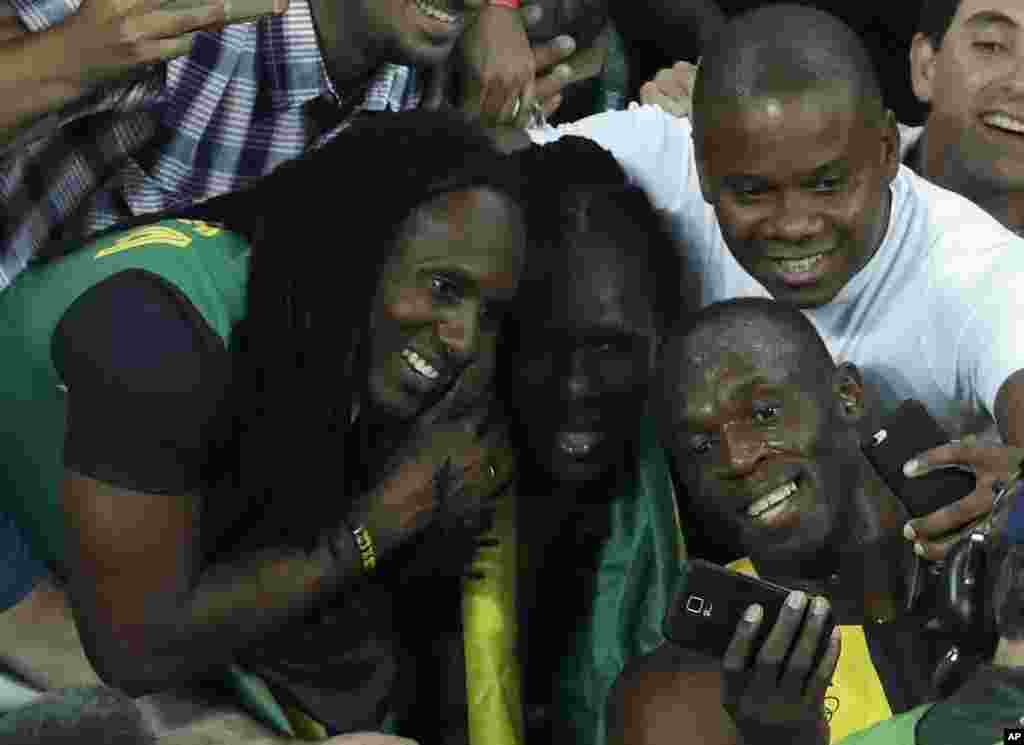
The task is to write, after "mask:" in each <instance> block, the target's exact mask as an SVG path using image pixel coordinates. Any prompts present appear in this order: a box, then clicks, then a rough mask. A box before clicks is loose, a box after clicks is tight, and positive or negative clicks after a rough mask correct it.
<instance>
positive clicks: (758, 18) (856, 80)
mask: <svg viewBox="0 0 1024 745" xmlns="http://www.w3.org/2000/svg"><path fill="white" fill-rule="evenodd" d="M836 84H841V85H842V86H844V87H845V88H846V89H847V90H848V91H849V93H850V95H851V101H852V103H853V105H855V106H856V107H857V110H858V111H861V112H862V113H863V114H864V115H865V117H867V118H869V119H871V118H874V119H877V120H879V121H880V120H881V117H882V115H883V114H884V113H885V111H886V109H885V104H884V101H883V98H882V89H881V86H880V84H879V81H878V74H877V71H876V70H875V66H874V63H873V62H872V60H871V56H870V55H869V54H868V51H867V49H866V47H865V46H864V43H863V41H862V40H861V39H860V37H859V36H857V34H856V33H855V32H854V31H853V30H852V29H851V28H850V27H849V26H847V25H846V24H844V23H843V22H842V21H841V20H839V19H838V18H836V17H835V16H833V15H830V14H828V13H825V12H824V11H821V10H817V9H815V8H809V7H805V6H802V5H793V4H778V5H767V6H764V7H760V8H756V9H754V10H751V11H748V12H746V13H743V14H741V15H738V16H736V17H735V18H732V19H730V20H729V22H728V23H727V24H726V25H725V27H724V28H723V29H722V30H721V31H720V32H719V33H718V34H717V35H716V36H715V38H714V40H713V42H712V43H711V44H710V45H709V48H708V49H706V50H705V51H704V56H703V59H702V61H701V67H700V72H699V74H698V75H697V79H696V82H695V85H694V92H693V121H694V128H695V129H699V128H700V126H701V124H702V121H703V119H704V117H705V116H713V114H712V111H713V110H714V109H715V108H717V107H719V106H720V105H721V104H726V105H728V106H732V105H735V104H736V103H743V102H745V101H747V100H749V99H755V98H759V97H762V96H765V95H776V94H802V93H805V92H808V91H814V90H827V89H829V88H830V87H833V86H835V85H836Z"/></svg>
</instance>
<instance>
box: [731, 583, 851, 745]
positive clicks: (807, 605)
mask: <svg viewBox="0 0 1024 745" xmlns="http://www.w3.org/2000/svg"><path fill="white" fill-rule="evenodd" d="M830 620H831V613H830V609H829V606H828V601H827V600H825V598H823V597H820V596H819V597H815V598H813V599H809V598H808V597H807V595H806V594H805V593H803V592H792V593H790V594H789V596H788V597H787V598H786V602H785V603H784V604H783V606H782V609H781V610H780V611H779V614H778V620H777V621H776V622H775V624H774V626H772V628H771V631H770V632H769V633H768V636H767V638H766V639H765V641H764V644H762V645H761V646H760V649H758V648H757V647H756V644H755V642H756V640H757V639H758V637H759V635H760V631H761V628H762V626H763V625H764V624H765V621H766V619H765V615H764V611H763V609H762V608H761V606H760V605H752V606H750V607H749V608H747V609H746V611H745V612H744V614H743V618H742V620H741V621H740V622H739V624H738V625H737V627H736V633H735V634H734V635H733V637H732V640H731V641H730V642H729V646H728V648H727V649H726V651H725V656H724V657H723V658H722V681H723V684H722V705H723V706H724V707H725V710H726V711H728V712H729V715H730V716H731V717H732V719H733V721H734V722H735V723H736V728H737V730H738V731H739V732H740V734H741V735H742V738H743V741H744V742H749V743H762V742H763V743H774V742H800V743H807V744H808V745H826V743H828V742H829V727H828V722H827V720H826V718H825V692H826V691H827V689H828V686H829V684H830V682H831V680H832V675H833V673H834V672H835V669H836V664H837V663H838V662H839V652H840V637H839V630H838V629H837V628H835V626H834V625H833V624H832V623H831V622H830ZM822 642H824V643H825V651H824V654H822V655H821V657H820V659H819V658H818V654H817V653H818V650H819V648H820V647H821V644H822Z"/></svg>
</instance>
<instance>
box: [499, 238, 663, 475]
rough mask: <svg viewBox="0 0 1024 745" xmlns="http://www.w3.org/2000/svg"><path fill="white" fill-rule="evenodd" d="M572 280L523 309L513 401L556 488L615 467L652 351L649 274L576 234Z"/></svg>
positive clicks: (617, 250) (643, 393) (610, 245)
mask: <svg viewBox="0 0 1024 745" xmlns="http://www.w3.org/2000/svg"><path fill="white" fill-rule="evenodd" d="M569 252H570V260H571V266H572V270H571V276H570V277H566V276H562V277H561V278H560V279H558V280H557V281H556V282H553V283H552V286H551V289H549V290H548V291H547V292H545V293H543V294H542V296H539V297H536V302H533V299H534V298H532V297H531V302H530V303H529V304H528V305H527V307H526V311H525V312H526V313H528V316H527V317H524V318H523V321H522V331H521V339H520V346H519V354H520V357H521V363H522V374H521V376H520V378H519V379H520V381H521V386H522V387H521V388H520V390H519V391H518V392H517V394H518V396H517V400H518V401H520V402H521V404H520V412H521V413H520V416H521V418H522V421H523V423H524V424H525V426H526V436H527V442H528V445H529V447H530V448H531V449H532V451H533V454H534V456H535V457H536V458H537V460H538V462H539V463H540V464H541V465H542V466H544V468H545V469H546V470H547V471H548V472H549V473H550V474H551V475H552V476H554V477H555V478H556V479H557V480H559V481H561V482H563V483H573V484H580V483H585V482H587V481H591V480H593V479H596V478H599V477H600V476H602V475H604V474H606V473H608V472H609V471H610V469H612V468H614V467H615V466H616V464H618V463H621V462H622V460H623V458H624V454H625V452H626V448H627V444H628V442H629V440H630V439H631V438H632V436H633V434H634V432H635V431H636V427H637V424H638V422H639V418H640V416H641V414H642V412H643V410H644V404H645V401H646V397H647V394H648V390H649V384H650V380H651V375H652V371H653V358H654V349H655V338H656V332H655V324H654V312H653V311H652V308H651V302H652V301H651V298H652V297H653V292H654V284H653V282H652V279H651V276H650V270H649V269H647V268H645V267H644V266H643V265H642V264H641V262H640V261H638V260H637V259H636V258H635V257H634V258H630V257H629V256H628V255H627V256H624V255H623V248H622V246H621V244H620V243H619V242H617V241H616V239H615V238H614V237H612V236H610V235H608V234H607V233H603V232H584V233H579V234H576V235H574V236H573V237H572V239H571V245H570V246H569Z"/></svg>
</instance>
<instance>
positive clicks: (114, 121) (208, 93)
mask: <svg viewBox="0 0 1024 745" xmlns="http://www.w3.org/2000/svg"><path fill="white" fill-rule="evenodd" d="M79 2H80V0H0V14H3V13H4V12H5V11H6V12H7V13H9V12H10V10H11V9H13V10H14V12H16V13H17V14H18V16H19V17H20V18H21V21H22V23H23V24H24V25H25V26H26V28H28V29H29V30H30V31H42V30H44V29H46V28H48V27H49V26H52V25H54V24H56V23H59V22H60V21H61V20H63V19H64V18H65V17H66V16H67V15H69V14H70V13H73V12H75V10H76V9H77V7H78V4H79ZM420 94H421V90H420V85H419V81H418V80H417V77H416V72H415V70H414V69H412V68H408V67H402V66H399V65H384V66H383V67H382V68H381V69H380V70H379V71H378V72H377V74H376V75H375V76H374V77H373V79H372V80H371V81H370V82H369V84H368V86H367V87H366V88H365V89H360V90H359V91H357V92H355V93H354V94H353V95H350V96H348V97H344V96H340V95H339V94H338V93H337V92H336V91H335V90H334V88H333V86H332V85H331V82H330V80H329V78H328V76H327V73H326V68H325V67H324V61H323V59H322V57H321V55H320V51H319V48H318V45H317V41H316V33H315V31H314V28H313V20H312V16H311V14H310V9H309V4H308V2H307V0H291V4H290V5H289V8H288V11H287V12H286V13H285V14H284V15H282V16H275V17H270V18H265V19H262V20H260V21H257V22H253V23H244V24H236V25H232V26H227V27H225V28H224V29H222V30H221V31H218V32H216V33H207V32H203V33H201V34H199V35H198V37H197V38H196V40H195V43H194V44H193V47H192V51H191V53H190V54H189V55H188V56H186V57H181V58H179V59H176V60H173V61H171V62H169V63H167V64H166V65H155V66H153V67H151V68H149V69H148V70H147V71H144V72H143V73H142V74H140V75H138V76H136V78H135V79H134V80H132V81H129V82H119V83H117V84H116V85H108V86H104V87H101V88H99V89H97V90H95V91H94V92H93V93H91V94H90V95H89V96H87V97H86V98H84V99H82V100H80V101H78V102H76V103H75V104H73V105H72V106H70V107H68V108H66V109H65V110H63V111H61V112H58V113H54V114H51V115H49V116H47V117H45V118H43V119H42V120H40V121H38V122H36V123H35V124H34V125H33V126H31V127H29V128H28V129H27V130H25V131H24V132H22V133H20V134H19V135H18V137H17V138H16V139H15V140H13V141H12V142H11V143H10V144H9V145H7V146H0V290H2V289H3V288H5V287H6V286H7V285H8V284H10V282H11V281H12V280H13V279H14V277H15V275H17V274H18V272H20V271H21V270H22V269H24V267H25V265H26V264H27V263H28V262H29V261H30V260H31V259H32V258H33V257H37V256H44V257H45V256H51V255H55V254H58V253H60V252H61V250H62V249H63V245H64V243H65V242H67V241H71V242H74V241H80V240H81V239H82V238H84V237H86V236H88V235H89V234H91V233H92V232H94V231H96V230H99V229H101V228H104V227H107V226H109V225H113V224H115V223H117V222H120V221H122V220H124V219H126V218H129V217H132V216H133V215H138V214H142V213H146V212H153V211H157V210H163V209H167V208H171V207H178V206H182V205H184V204H189V203H193V202H198V201H202V200H204V199H208V198H209V197H212V196H215V195H217V194H222V193H225V192H228V191H233V190H236V189H238V188H241V187H244V186H246V185H247V184H250V183H252V182H253V181H255V180H257V179H259V178H260V177H261V176H264V175H266V174H267V173H269V172H270V171H271V170H272V169H273V168H274V167H275V166H277V165H279V164H280V163H282V162H284V161H287V160H290V159H292V158H295V157H297V156H298V155H300V154H302V153H303V152H305V151H306V150H308V149H312V148H316V147H319V146H320V145H322V144H323V143H324V142H327V141H328V140H329V139H331V138H332V137H333V136H334V135H336V134H337V133H338V132H339V131H340V130H341V129H343V128H344V127H345V126H346V125H347V124H348V122H350V121H351V119H352V118H353V117H354V116H355V115H356V114H358V113H359V112H361V111H383V110H392V111H400V110H406V109H411V108H415V107H416V106H417V105H418V104H419V101H420ZM313 102H316V104H315V105H313V106H310V105H309V104H312V103H313ZM317 106H319V107H320V109H319V115H315V114H316V112H317V108H316V107H317ZM325 112H326V113H327V114H328V116H326V117H325V116H323V114H324V113H325ZM325 119H327V120H328V121H327V123H326V124H325V123H324V120H325Z"/></svg>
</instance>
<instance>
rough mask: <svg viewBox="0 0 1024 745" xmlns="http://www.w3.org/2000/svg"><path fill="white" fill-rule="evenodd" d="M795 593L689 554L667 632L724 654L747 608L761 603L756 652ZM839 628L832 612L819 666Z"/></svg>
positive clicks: (679, 641) (682, 642)
mask: <svg viewBox="0 0 1024 745" xmlns="http://www.w3.org/2000/svg"><path fill="white" fill-rule="evenodd" d="M790 592H792V590H789V589H787V588H785V587H782V586H781V585H776V584H774V583H772V582H766V581H764V580H762V579H756V578H754V577H748V576H747V575H745V574H739V573H738V572H734V571H732V570H731V569H726V568H725V567H722V566H719V565H718V564H712V563H711V562H709V561H703V560H701V559H687V561H686V563H685V565H684V568H683V576H682V577H681V578H680V580H679V586H678V588H677V590H676V595H675V598H674V600H673V601H672V604H671V605H669V608H668V612H667V613H666V614H665V622H664V624H663V626H662V633H664V634H665V638H666V639H668V640H669V641H670V642H672V643H673V644H675V645H677V646H680V647H683V648H685V649H690V650H693V651H694V652H699V653H701V654H704V655H707V656H709V657H713V658H715V659H722V658H723V657H724V656H725V650H726V649H727V648H728V647H729V642H730V641H732V637H733V636H734V635H735V634H736V627H737V626H738V625H739V622H740V620H741V619H742V617H743V612H744V611H745V610H746V609H747V608H748V607H749V606H751V605H753V604H754V603H757V604H758V605H760V606H761V607H762V608H763V609H764V615H763V616H762V619H763V620H762V621H761V626H760V628H759V629H758V632H757V639H756V640H755V642H754V649H755V651H756V650H758V649H760V648H761V645H762V644H763V643H764V640H765V639H766V638H767V636H768V634H769V632H770V631H771V630H772V627H773V626H774V625H775V621H776V620H778V617H779V612H780V611H781V610H782V604H783V603H785V602H786V597H787V596H788V595H789V593H790ZM834 627H835V620H834V619H833V617H832V612H831V611H829V615H828V618H827V619H826V620H825V626H824V629H823V631H822V636H821V641H820V643H819V646H818V651H817V654H816V657H815V663H814V664H815V665H817V664H818V661H820V660H821V658H822V656H823V655H824V654H825V651H826V650H827V649H828V642H829V637H830V636H831V635H832V629H833V628H834ZM798 636H799V634H798V635H797V636H795V637H794V641H795V640H796V638H797V637H798ZM787 654H788V653H787Z"/></svg>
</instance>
